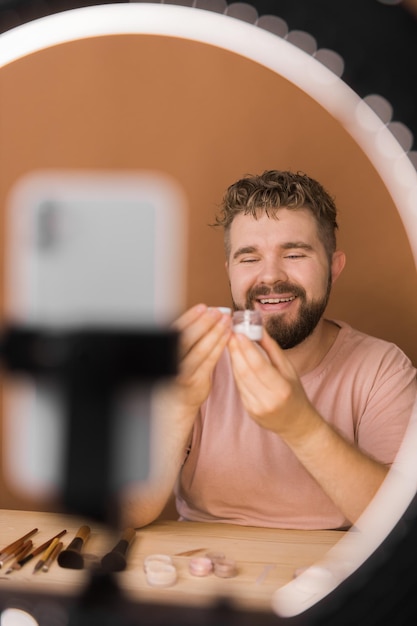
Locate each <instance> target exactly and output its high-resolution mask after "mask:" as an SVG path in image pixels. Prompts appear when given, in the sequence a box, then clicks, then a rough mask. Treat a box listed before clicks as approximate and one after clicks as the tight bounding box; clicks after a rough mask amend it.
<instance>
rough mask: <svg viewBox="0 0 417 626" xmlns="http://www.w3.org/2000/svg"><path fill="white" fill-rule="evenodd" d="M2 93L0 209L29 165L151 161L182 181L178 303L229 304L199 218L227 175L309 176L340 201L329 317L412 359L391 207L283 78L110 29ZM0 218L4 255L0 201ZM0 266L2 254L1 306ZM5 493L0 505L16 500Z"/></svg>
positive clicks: (19, 69)
mask: <svg viewBox="0 0 417 626" xmlns="http://www.w3.org/2000/svg"><path fill="white" fill-rule="evenodd" d="M0 102H1V109H0V206H1V207H2V209H3V208H4V206H5V202H6V200H7V195H8V193H9V191H10V188H11V187H12V186H13V184H14V183H15V182H16V181H17V180H18V179H19V178H20V177H21V176H22V175H24V174H26V173H28V172H30V171H32V170H34V169H39V168H75V169H83V170H85V169H99V170H125V169H128V170H141V169H146V170H158V171H163V172H166V173H168V174H170V175H171V176H173V177H174V178H175V179H176V180H177V181H178V182H179V183H180V184H181V185H182V187H183V188H184V190H185V193H186V196H187V199H188V203H189V238H188V258H189V263H188V275H187V304H188V305H191V304H194V303H196V302H198V301H204V302H207V303H209V304H214V305H227V304H228V303H229V291H228V285H227V281H226V277H225V273H224V258H223V247H222V236H221V233H220V232H217V231H216V230H214V229H212V228H210V227H209V226H208V224H210V223H212V221H213V218H214V214H215V212H216V210H217V207H218V205H219V203H220V201H221V197H222V194H223V191H224V189H225V188H226V187H227V186H228V185H229V184H230V183H231V182H233V181H234V180H235V179H237V178H239V177H241V176H242V175H244V174H246V173H257V172H261V171H263V170H264V169H270V168H278V169H294V170H303V171H305V172H306V173H308V174H309V175H311V176H313V177H315V178H317V179H318V180H319V181H321V182H322V183H323V184H324V186H325V187H326V188H327V189H328V190H329V191H330V193H331V194H332V195H334V196H335V198H336V202H337V204H338V207H339V211H340V218H339V222H340V237H339V241H340V247H342V248H344V249H345V251H346V252H347V256H348V264H347V268H346V270H345V272H344V274H343V275H342V277H341V278H340V279H339V281H338V283H337V285H336V287H335V290H334V294H333V297H332V300H331V305H330V309H329V315H331V316H333V317H336V318H342V319H344V320H346V321H348V322H350V323H351V324H353V325H355V326H357V327H359V328H361V329H362V330H364V331H366V332H369V333H372V334H374V335H377V336H380V337H383V338H386V339H388V340H391V341H394V342H396V343H397V344H399V345H400V346H401V347H402V348H403V349H404V350H405V351H406V352H407V353H408V354H409V355H410V357H411V358H412V359H413V360H414V362H416V363H417V341H416V340H417V327H416V324H415V312H416V310H417V280H416V272H415V268H414V262H413V259H412V255H411V251H410V246H409V243H408V240H407V237H406V234H405V232H404V229H403V226H402V223H401V220H400V217H399V215H398V212H397V210H396V208H395V206H394V204H393V202H392V200H391V198H390V195H389V194H388V192H387V190H386V188H385V186H384V184H383V182H382V181H381V179H380V178H379V175H378V174H377V173H376V171H375V170H374V168H373V167H372V165H371V164H370V163H369V161H368V159H367V158H366V156H365V155H364V154H363V153H362V151H361V150H360V149H359V147H358V146H357V145H356V144H355V142H354V141H353V140H352V139H351V138H350V136H349V135H348V134H347V133H346V131H345V130H344V129H343V128H342V127H341V126H340V124H339V123H338V122H336V121H335V120H334V119H333V118H332V117H331V116H330V115H329V114H328V113H327V112H326V111H324V110H323V109H322V108H321V107H320V106H319V105H318V104H317V103H315V102H314V101H312V100H311V99H310V98H309V97H308V96H306V95H305V94H304V93H303V92H302V91H301V90H299V89H298V88H296V87H294V86H293V85H292V84H290V83H288V82H287V81H286V80H285V79H283V78H281V77H279V76H277V75H276V74H275V73H273V72H272V71H270V70H268V69H265V68H263V67H261V66H258V65H257V64H255V63H253V62H251V61H249V60H247V59H243V58H242V57H239V56H237V55H235V54H233V53H230V52H226V51H224V50H221V49H218V48H214V47H212V46H209V45H206V44H201V43H196V42H191V41H186V40H181V39H176V38H170V37H157V36H146V35H124V36H108V37H100V38H95V39H88V40H82V41H77V42H73V43H67V44H63V45H60V46H56V47H54V48H51V49H48V50H44V51H41V52H38V53H36V54H32V55H31V56H29V57H27V58H24V59H21V60H19V61H16V62H14V63H12V64H10V65H8V66H6V67H4V68H2V69H1V70H0ZM0 219H1V222H0V246H1V250H3V247H4V212H3V210H2V211H1V213H0ZM3 266H4V259H3V258H2V257H0V281H1V282H0V311H1V310H2V309H3V301H4V285H3ZM0 489H2V491H3V490H4V486H3V485H2V484H1V482H0ZM4 493H5V495H4V497H3V502H2V503H1V504H2V505H3V506H5V505H6V506H7V505H13V506H19V505H20V504H21V503H20V502H19V499H18V498H16V497H15V496H13V495H10V494H7V492H4Z"/></svg>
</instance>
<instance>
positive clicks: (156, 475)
mask: <svg viewBox="0 0 417 626" xmlns="http://www.w3.org/2000/svg"><path fill="white" fill-rule="evenodd" d="M217 222H218V224H220V225H221V226H223V227H224V233H225V249H226V270H227V273H228V277H229V281H230V288H231V295H232V300H233V306H234V308H235V309H256V310H259V311H261V314H262V318H263V324H264V328H265V332H264V336H263V338H262V339H261V340H260V341H259V342H258V343H255V342H251V341H250V340H249V339H248V338H247V337H245V336H243V335H239V334H234V333H233V332H232V328H231V322H230V317H229V316H228V315H225V314H222V313H221V312H220V311H219V310H217V309H215V308H210V307H207V306H205V305H197V306H195V307H193V308H192V309H190V310H189V311H187V312H186V313H185V314H184V315H183V316H182V317H181V318H180V319H179V320H178V322H177V327H178V330H179V331H180V333H181V341H180V344H181V364H180V372H179V375H178V377H177V379H176V380H175V381H173V383H172V385H170V387H169V388H168V389H167V388H165V389H163V390H162V391H161V392H160V393H159V394H158V399H157V405H158V406H157V418H156V420H155V432H154V435H153V446H154V449H153V451H154V454H153V459H154V460H153V464H152V468H151V473H150V479H149V482H148V484H147V485H142V486H141V487H140V488H136V487H134V488H133V489H131V490H130V491H129V492H128V493H127V494H126V501H125V519H126V522H129V523H130V524H135V525H143V524H146V523H149V522H150V521H152V520H153V519H155V518H156V517H157V515H158V514H159V513H160V511H161V509H162V507H163V505H164V504H165V502H166V500H167V499H168V497H169V495H170V493H171V490H172V488H173V487H174V484H175V483H177V484H176V503H177V509H178V512H179V514H180V518H181V519H189V520H196V521H221V522H225V523H227V522H229V523H238V524H247V525H254V526H270V527H281V528H346V527H349V526H350V525H351V524H352V523H354V521H355V520H356V519H357V517H358V516H359V515H360V514H361V512H362V511H363V510H364V509H365V507H366V506H367V504H368V503H369V501H370V500H371V499H372V497H373V496H374V494H375V492H376V491H377V489H378V488H379V486H380V485H381V483H382V481H383V480H384V477H385V476H386V474H387V472H388V470H389V466H390V465H391V463H392V462H393V460H394V457H395V454H396V452H397V450H398V448H399V446H400V443H401V440H402V438H403V436H404V433H405V430H406V427H407V423H408V420H409V417H410V414H411V410H412V406H413V404H414V399H415V394H416V373H415V370H414V368H413V367H412V365H411V363H410V362H409V360H408V358H407V357H406V356H405V355H404V354H403V353H402V352H401V351H400V350H399V348H397V347H396V346H395V345H393V344H390V343H388V342H385V341H382V340H380V339H376V338H373V337H370V336H367V335H365V334H363V333H360V332H358V331H356V330H354V329H352V328H351V327H350V326H348V325H347V324H345V323H343V322H339V321H333V320H328V319H326V318H325V317H324V312H325V309H326V305H327V302H328V298H329V294H330V290H331V286H332V284H333V282H334V281H335V280H336V279H337V278H338V276H339V275H340V273H341V272H342V270H343V267H344V264H345V255H344V253H343V252H341V251H339V250H336V237H335V232H336V229H337V221H336V208H335V205H334V202H333V200H332V199H331V197H330V196H329V195H328V193H327V192H326V191H325V190H324V189H323V188H322V186H321V185H320V184H319V183H317V182H316V181H314V180H312V179H311V178H309V177H308V176H306V175H304V174H294V173H291V172H279V171H267V172H264V173H263V174H262V175H261V176H248V177H246V178H244V179H242V180H240V181H238V182H237V183H235V184H234V185H232V186H231V187H229V189H228V190H227V192H226V195H225V198H224V202H223V209H222V213H221V216H220V217H219V218H218V220H217Z"/></svg>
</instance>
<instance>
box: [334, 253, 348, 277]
mask: <svg viewBox="0 0 417 626" xmlns="http://www.w3.org/2000/svg"><path fill="white" fill-rule="evenodd" d="M345 265H346V254H345V253H344V252H342V250H336V252H334V253H333V257H332V268H331V269H332V282H333V283H334V282H335V281H336V280H337V279H338V278H339V276H340V274H341V273H342V271H343V269H344V267H345Z"/></svg>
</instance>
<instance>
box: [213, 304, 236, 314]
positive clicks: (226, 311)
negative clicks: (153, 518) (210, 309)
mask: <svg viewBox="0 0 417 626" xmlns="http://www.w3.org/2000/svg"><path fill="white" fill-rule="evenodd" d="M216 309H217V310H218V311H220V313H223V315H231V314H232V309H230V308H229V307H228V306H216Z"/></svg>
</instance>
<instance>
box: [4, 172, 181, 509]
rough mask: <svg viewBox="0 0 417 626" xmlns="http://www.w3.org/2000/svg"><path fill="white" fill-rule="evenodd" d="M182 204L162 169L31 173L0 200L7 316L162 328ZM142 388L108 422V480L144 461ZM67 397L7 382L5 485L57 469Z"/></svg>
mask: <svg viewBox="0 0 417 626" xmlns="http://www.w3.org/2000/svg"><path fill="white" fill-rule="evenodd" d="M186 231H187V203H186V197H185V194H184V192H183V190H182V188H181V186H180V185H179V183H178V182H177V181H175V180H173V179H172V178H170V177H168V176H167V175H166V174H164V173H160V172H147V171H139V172H122V173H119V172H112V171H106V172H101V171H62V170H59V171H58V170H54V171H36V172H32V173H30V174H29V175H27V176H25V177H24V178H23V179H21V180H19V181H18V182H17V184H16V185H15V187H14V188H13V189H12V191H11V193H10V195H9V198H8V202H7V206H6V255H5V318H6V323H11V324H17V325H19V326H22V327H29V328H30V327H39V326H40V327H42V328H45V329H47V330H54V329H57V330H62V329H65V330H70V331H71V330H73V329H82V328H84V327H89V328H96V327H97V328H103V327H104V328H116V329H129V330H133V331H134V330H135V329H136V330H141V329H144V328H161V329H163V328H165V327H167V326H168V325H170V324H171V322H172V321H173V319H175V317H176V316H177V315H178V314H179V312H180V311H181V310H182V309H183V306H184V300H185V292H186V285H185V276H186V272H185V264H186V248H187V240H186V236H187V232H186ZM148 395H149V394H148V390H147V389H145V387H143V386H142V387H141V388H138V389H137V390H129V393H128V394H127V396H126V397H121V398H120V402H119V407H120V408H119V414H118V416H117V419H116V420H114V425H115V426H114V428H115V432H114V436H113V440H114V442H115V457H114V467H113V474H114V481H115V486H117V485H121V484H122V483H124V482H126V481H128V480H134V479H142V478H144V477H145V476H146V473H147V469H148V465H149V428H150V426H149V422H150V400H149V397H148ZM64 402H65V398H63V396H62V393H61V392H60V389H59V387H58V386H57V385H55V384H54V381H53V380H50V381H49V382H48V383H46V382H44V383H39V382H37V381H35V380H34V379H32V378H31V377H30V376H24V377H23V376H19V379H17V378H13V379H10V380H9V383H8V384H7V385H6V388H5V392H4V407H3V472H4V477H5V480H6V483H7V484H8V485H9V486H10V488H11V490H12V491H16V492H18V493H19V494H20V495H22V496H25V495H27V496H29V497H30V498H31V499H33V498H35V499H39V500H44V499H45V498H46V499H47V498H48V497H49V496H50V495H56V493H59V491H60V489H61V487H62V482H63V479H64V476H63V472H64V465H63V458H64V447H65V439H66V425H65V419H64V413H65V406H64Z"/></svg>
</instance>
